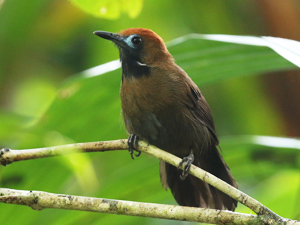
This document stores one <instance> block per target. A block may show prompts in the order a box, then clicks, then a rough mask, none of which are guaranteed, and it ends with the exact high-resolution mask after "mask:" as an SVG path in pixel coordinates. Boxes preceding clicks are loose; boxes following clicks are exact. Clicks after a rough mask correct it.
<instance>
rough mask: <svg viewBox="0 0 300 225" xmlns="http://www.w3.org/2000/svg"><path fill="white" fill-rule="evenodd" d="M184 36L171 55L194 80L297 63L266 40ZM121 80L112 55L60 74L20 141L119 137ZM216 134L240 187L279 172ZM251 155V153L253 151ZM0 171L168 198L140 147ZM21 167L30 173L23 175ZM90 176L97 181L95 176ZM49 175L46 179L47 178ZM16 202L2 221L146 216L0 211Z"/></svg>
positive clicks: (62, 188) (68, 190)
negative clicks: (252, 42)
mask: <svg viewBox="0 0 300 225" xmlns="http://www.w3.org/2000/svg"><path fill="white" fill-rule="evenodd" d="M191 37H192V38H191ZM191 37H188V38H184V39H182V40H181V41H178V40H177V42H173V43H172V42H171V43H169V50H170V52H171V53H172V54H173V56H174V58H175V60H176V62H177V63H178V64H179V65H180V66H181V67H182V68H183V69H184V70H186V71H187V72H188V74H189V75H190V76H191V77H192V79H193V80H194V81H195V82H196V83H197V84H198V85H199V86H203V85H205V84H208V83H217V82H219V81H220V80H224V79H228V78H232V77H240V76H245V75H252V74H256V73H258V72H269V71H278V70H283V69H294V68H296V67H295V66H294V65H293V64H292V63H290V62H289V61H287V60H285V59H284V58H282V57H281V56H279V55H278V54H277V53H275V52H274V51H273V50H271V49H269V48H267V47H262V46H248V45H240V44H233V43H226V42H220V41H212V40H207V39H205V38H203V37H200V38H199V36H197V37H196V38H194V36H191ZM116 51H117V49H116ZM98 74H102V75H101V76H98ZM120 80H121V70H120V68H119V64H118V62H116V61H114V62H111V63H108V64H105V65H101V66H100V67H97V68H93V69H91V70H87V71H84V72H83V73H81V74H77V75H74V76H73V77H71V78H70V79H68V80H66V82H65V83H64V84H63V85H62V87H61V90H60V91H59V93H57V96H56V98H55V100H54V101H53V103H52V104H51V106H50V107H49V109H48V111H47V112H46V113H45V114H44V115H43V116H42V118H41V120H40V121H39V122H38V123H37V124H36V125H35V126H34V127H32V129H31V132H30V138H29V140H32V143H30V142H29V141H28V140H27V142H26V145H27V146H30V147H32V146H36V147H40V146H43V145H56V144H57V143H69V142H85V141H97V140H112V139H119V138H126V137H127V134H126V131H125V129H124V126H123V125H122V118H121V116H120V100H119V86H120ZM222 141H223V142H224V144H223V145H222V148H223V149H224V152H225V154H224V157H225V160H226V162H227V163H228V164H229V165H230V167H231V169H232V172H233V174H234V175H235V178H236V179H237V180H238V181H243V184H244V186H241V188H242V189H244V190H246V191H247V192H248V193H250V194H251V193H255V191H256V190H257V189H256V188H255V187H254V188H251V186H252V185H253V184H256V183H257V182H258V181H259V180H260V181H266V182H267V181H268V178H269V177H271V176H272V175H273V174H276V173H277V172H278V168H277V167H276V165H274V163H272V161H271V162H270V163H269V164H261V163H259V162H258V160H257V157H258V159H261V158H262V157H263V156H261V155H260V154H256V153H255V152H259V148H260V147H261V146H259V148H258V145H257V143H245V142H243V139H242V138H240V137H237V138H236V139H235V140H234V141H233V142H232V144H231V145H228V143H230V142H226V139H224V140H222ZM226 143H227V144H226ZM253 155H254V156H255V157H256V158H253ZM40 162H43V163H40ZM88 162H91V166H89V167H88V169H87V170H86V171H87V173H88V171H90V173H92V175H91V179H92V182H89V186H90V187H88V188H83V187H82V185H81V184H82V182H83V180H84V179H83V178H84V176H85V175H84V172H82V173H80V172H78V171H80V170H82V166H83V165H87V163H88ZM257 165H259V166H260V167H258V166H257ZM21 168H22V169H21ZM24 168H26V169H24ZM259 168H263V171H264V173H263V174H262V176H260V177H258V176H257V175H258V172H259ZM293 168H294V167H290V166H287V168H286V169H293ZM3 170H4V169H3ZM5 174H6V175H5V177H4V178H5V180H7V182H6V185H4V186H5V187H9V188H19V189H35V190H42V191H50V192H56V193H63V194H77V195H89V196H98V197H104V198H114V199H125V200H134V201H145V202H157V203H171V204H175V201H174V199H173V198H172V197H171V194H170V192H169V191H168V192H166V191H164V189H163V188H162V186H161V184H160V181H159V172H158V160H156V159H155V158H152V157H148V156H146V155H145V154H142V155H141V156H140V157H139V158H137V159H136V160H134V161H132V160H131V158H130V156H129V154H128V153H127V152H126V151H123V152H106V153H93V154H85V156H84V157H83V156H82V159H81V157H80V156H79V157H75V158H74V157H73V158H70V159H69V160H65V159H64V158H59V157H57V158H52V159H41V160H40V161H39V160H36V161H28V162H19V163H16V164H13V165H10V166H8V167H7V168H5ZM26 174H33V175H32V176H31V177H27V175H26ZM245 174H247V175H248V176H247V177H246V176H245ZM95 176H96V177H97V178H98V181H95V180H94V177H95ZM11 177H15V181H14V182H13V181H11V179H10V178H11ZM48 177H52V178H53V179H51V180H49V179H48ZM4 178H3V179H4ZM291 178H293V176H291ZM270 182H271V181H270ZM246 185H247V186H246ZM246 187H247V188H246ZM278 207H279V206H278ZM16 208H17V211H18V214H20V215H22V216H21V217H18V218H17V219H16V218H13V217H10V218H7V217H1V218H0V221H1V223H2V220H3V221H5V222H9V223H10V224H18V223H21V219H22V223H23V224H40V223H43V224H53V223H54V222H55V223H56V224H60V223H63V224H81V223H88V224H116V223H117V224H127V223H129V222H132V221H134V222H136V223H142V222H145V221H153V220H147V219H145V218H130V217H126V216H115V215H103V214H101V215H99V214H92V213H86V212H72V211H61V210H52V211H51V210H44V211H43V212H34V211H32V210H30V209H27V208H26V209H25V208H24V209H23V210H21V208H20V206H8V207H5V209H3V211H2V214H3V215H11V214H13V212H15V210H16ZM275 209H276V208H275ZM275 209H274V210H275ZM238 211H239V209H238ZM241 211H246V209H241ZM247 212H248V211H247ZM37 213H38V215H37ZM46 217H47V218H50V219H49V221H48V222H46V221H45V220H44V218H46ZM155 221H156V220H155ZM149 223H150V222H149ZM172 224H174V223H173V222H172ZM178 224H179V222H178Z"/></svg>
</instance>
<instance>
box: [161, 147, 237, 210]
mask: <svg viewBox="0 0 300 225" xmlns="http://www.w3.org/2000/svg"><path fill="white" fill-rule="evenodd" d="M193 164H194V165H196V166H198V167H200V168H202V169H204V170H206V171H208V172H209V173H211V174H213V175H215V176H216V177H218V178H220V179H222V180H223V181H225V182H227V183H228V184H230V185H232V186H233V187H236V188H237V183H236V182H235V180H234V179H233V177H232V175H231V173H230V170H229V167H228V166H227V164H226V163H225V162H224V160H223V158H222V156H221V155H220V153H219V151H218V149H217V147H215V146H214V147H212V149H209V151H207V152H204V153H203V152H202V154H201V155H195V160H194V163H193ZM181 173H182V171H181V170H178V169H177V168H176V167H174V166H172V165H170V164H168V163H164V162H163V161H161V164H160V174H161V181H162V184H163V186H164V187H165V188H166V189H167V188H170V189H171V191H172V194H173V196H174V198H175V200H176V201H177V203H178V204H179V205H182V206H193V207H202V208H211V209H228V210H231V211H234V210H235V208H236V206H237V201H236V200H234V199H232V198H231V197H229V196H228V195H226V194H224V193H223V192H221V191H219V190H218V189H216V188H214V187H212V186H211V185H209V184H207V183H206V182H203V181H201V180H200V179H198V178H196V177H194V176H192V175H189V176H187V177H186V178H185V180H181V179H180V174H181Z"/></svg>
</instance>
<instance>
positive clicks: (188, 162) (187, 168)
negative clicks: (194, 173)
mask: <svg viewBox="0 0 300 225" xmlns="http://www.w3.org/2000/svg"><path fill="white" fill-rule="evenodd" d="M193 162H194V154H193V150H191V153H190V154H189V155H188V156H187V157H184V158H183V159H182V160H181V162H180V163H179V165H178V168H179V167H180V166H182V165H183V170H182V174H181V175H180V179H181V180H184V179H185V178H186V177H187V176H188V175H189V171H190V168H191V165H192V163H193Z"/></svg>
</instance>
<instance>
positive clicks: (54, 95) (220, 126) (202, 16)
mask: <svg viewBox="0 0 300 225" xmlns="http://www.w3.org/2000/svg"><path fill="white" fill-rule="evenodd" d="M73 2H76V3H78V2H79V1H73ZM111 2H114V4H123V5H122V6H118V7H115V6H109V5H105V4H108V3H111ZM124 2H126V1H97V4H99V7H98V8H97V10H98V11H99V8H100V9H101V7H107V12H109V13H111V15H110V16H109V17H110V18H111V19H110V20H105V19H99V18H96V17H92V16H89V15H88V14H86V13H85V12H83V11H81V10H80V9H79V8H77V7H74V5H73V4H71V3H70V2H68V1H58V0H52V1H50V0H42V1H33V0H29V1H17V0H10V1H5V2H4V4H3V6H2V8H1V10H0V87H1V88H0V102H1V105H0V124H1V126H0V147H9V148H14V149H24V148H34V147H43V146H53V145H58V144H66V143H72V142H87V141H98V140H99V141H102V140H113V139H119V138H126V137H127V134H126V131H125V128H124V126H123V123H122V118H121V115H120V100H119V87H120V76H121V71H120V69H118V70H115V71H111V72H109V73H106V74H103V75H101V76H96V77H91V78H86V77H84V76H82V75H80V72H81V71H83V70H86V69H88V68H90V67H93V66H96V65H99V64H103V63H106V62H109V61H111V60H115V59H117V58H118V51H117V49H116V48H114V46H113V45H112V44H110V43H108V42H106V41H103V40H101V39H99V38H98V37H96V36H94V35H93V34H92V32H93V31H95V30H108V31H112V32H117V31H119V30H121V29H126V28H129V27H147V28H151V29H153V30H154V31H155V32H157V33H158V34H159V35H160V36H162V37H163V38H164V39H165V40H166V41H169V40H172V39H174V38H177V37H179V36H182V35H185V34H188V33H223V34H255V35H267V33H266V31H264V25H263V22H262V17H261V14H260V12H259V10H258V8H257V5H256V4H255V1H250V0H247V1H243V2H240V1H238V0H228V1H217V0H212V1H196V0H192V1H174V0H165V1H159V0H152V1H144V2H143V1H127V3H124ZM82 3H83V4H85V3H86V4H88V1H82ZM100 3H101V4H102V3H103V5H100ZM74 4H75V3H74ZM111 4H113V3H111ZM131 4H133V5H131ZM110 7H112V8H110ZM111 9H112V10H119V11H118V12H117V11H115V12H113V11H111ZM125 9H126V10H127V13H128V16H127V15H124V14H120V12H121V11H123V12H124V10H125ZM138 9H140V10H141V9H142V12H141V13H140V14H139V13H138ZM130 10H132V11H130ZM129 11H130V12H129ZM166 11H167V13H166ZM116 12H117V13H116ZM114 13H115V14H114ZM119 16H120V17H119ZM135 17H136V18H135ZM113 18H115V19H114V20H112V19H113ZM132 18H135V19H132ZM169 50H170V52H171V53H172V54H173V55H174V57H175V59H176V61H177V63H178V64H179V65H180V66H182V67H183V68H184V69H185V70H186V71H187V72H188V73H189V74H190V76H191V77H192V79H193V80H194V81H195V82H196V83H197V85H198V86H199V87H201V90H202V92H203V93H204V95H205V97H206V99H207V101H208V102H209V104H210V105H211V108H212V111H213V114H214V118H215V123H216V127H217V131H218V134H219V136H220V139H221V147H222V149H223V156H224V158H225V160H226V162H227V163H228V165H229V166H230V168H231V171H232V173H233V175H234V177H235V178H236V180H237V182H238V183H239V187H240V189H241V190H243V191H244V192H246V193H247V194H249V195H251V196H252V197H254V198H256V199H257V200H259V201H261V202H262V203H263V204H265V205H266V206H268V207H269V208H271V209H272V210H273V211H275V212H276V213H278V214H280V215H281V216H284V217H288V218H291V219H298V220H299V219H300V211H299V207H298V206H297V202H298V200H299V187H300V186H299V185H300V183H299V162H300V160H299V153H298V152H299V150H298V149H297V146H296V147H295V148H284V147H274V146H273V147H272V146H267V145H262V144H259V143H257V141H255V140H254V139H253V138H249V137H253V136H252V135H268V136H285V135H286V132H285V129H284V127H285V124H284V123H283V119H282V117H281V115H280V114H279V113H278V111H277V110H276V108H275V107H274V102H273V101H274V99H272V98H270V96H268V95H267V94H266V91H265V87H264V84H263V83H262V82H261V79H260V78H261V77H262V76H254V75H258V73H261V72H266V71H271V70H281V69H287V68H294V67H293V66H292V65H291V64H290V63H288V62H286V61H284V60H282V58H280V56H276V54H274V53H273V52H272V51H271V50H269V49H267V48H263V47H253V46H243V45H234V44H228V43H221V42H214V41H207V40H206V41H195V40H190V41H186V42H184V43H182V44H178V45H172V46H170V48H169ZM233 56H234V57H233ZM287 101H288V99H287ZM245 135H247V136H245ZM249 135H250V136H249ZM158 170H159V169H158V160H157V159H155V158H152V157H149V156H147V155H145V154H143V155H142V156H141V157H139V158H138V159H136V160H134V161H132V160H131V158H130V156H129V154H128V153H127V152H126V151H120V152H113V153H112V152H104V153H91V154H79V155H73V156H68V157H67V156H66V157H56V158H48V159H39V160H32V161H24V162H19V163H14V164H12V165H8V166H7V167H1V168H0V186H1V187H5V188H14V189H22V190H40V191H48V192H54V193H62V194H75V195H86V196H94V197H103V198H113V199H123V200H133V201H142V202H156V203H167V204H175V201H174V199H173V197H172V196H171V193H170V191H165V190H164V189H163V187H162V186H161V184H160V180H159V174H158ZM0 209H1V217H0V223H1V224H3V225H4V224H57V225H59V224H67V225H68V224H72V225H75V224H95V225H96V224H128V223H130V224H140V223H145V224H157V223H160V224H184V222H174V221H167V220H157V219H147V218H139V217H129V216H117V215H106V214H96V213H89V212H74V211H67V210H65V211H64V210H51V209H46V210H43V211H33V210H32V209H30V208H28V207H24V206H14V205H6V204H0ZM237 211H238V212H245V213H250V210H249V209H247V208H246V207H243V206H242V205H241V204H239V207H238V208H237Z"/></svg>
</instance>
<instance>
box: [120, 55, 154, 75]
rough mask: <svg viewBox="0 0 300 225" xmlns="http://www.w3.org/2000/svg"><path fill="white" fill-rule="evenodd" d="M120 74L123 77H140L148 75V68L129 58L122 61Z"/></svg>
mask: <svg viewBox="0 0 300 225" xmlns="http://www.w3.org/2000/svg"><path fill="white" fill-rule="evenodd" d="M122 74H123V76H124V77H128V78H129V77H135V78H138V77H142V76H149V75H150V67H149V66H147V65H146V64H142V63H140V62H139V61H136V60H134V59H132V58H130V57H126V58H125V59H123V60H122Z"/></svg>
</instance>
